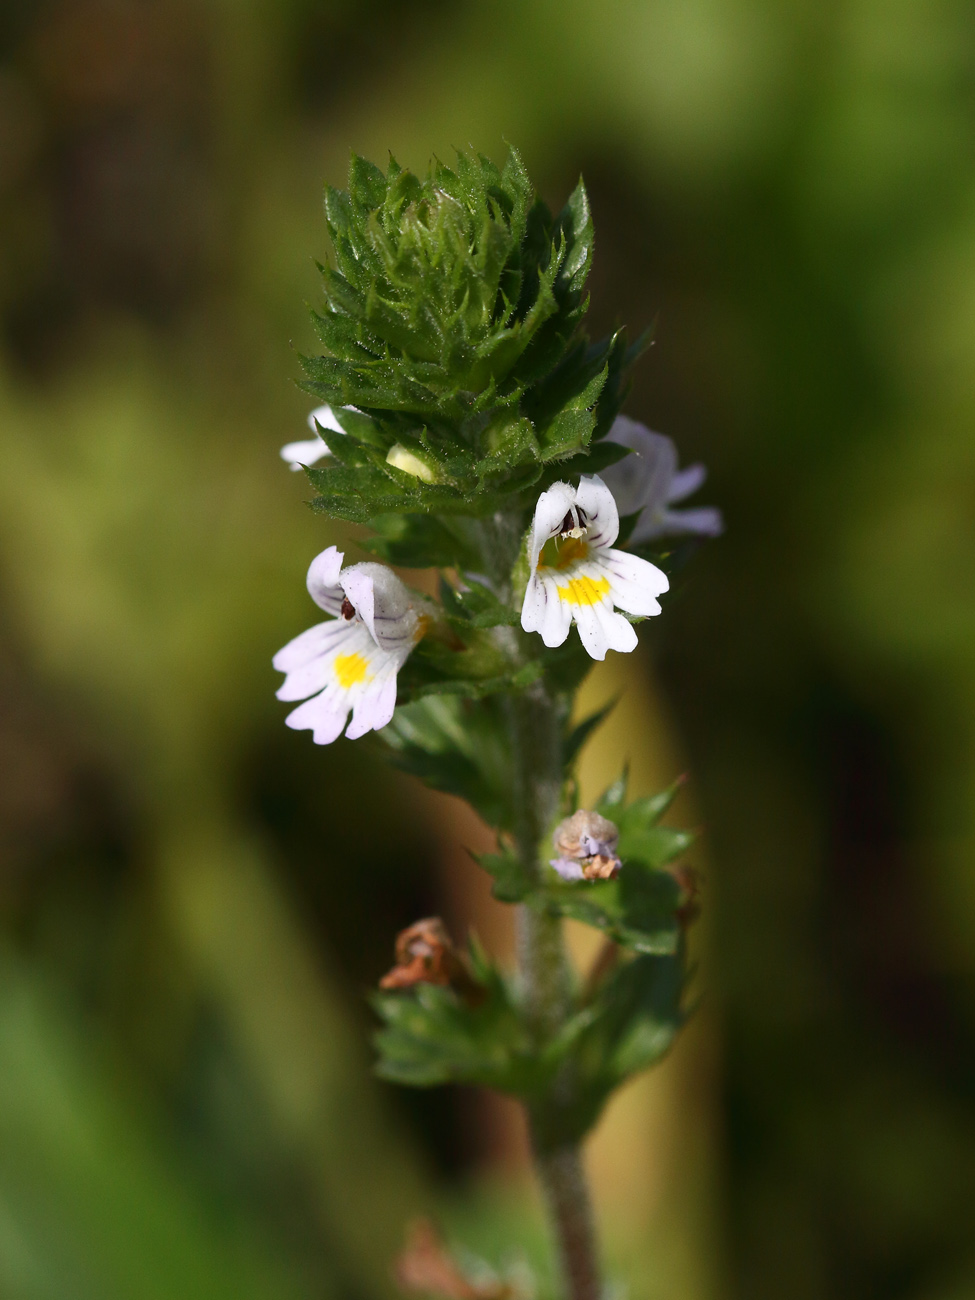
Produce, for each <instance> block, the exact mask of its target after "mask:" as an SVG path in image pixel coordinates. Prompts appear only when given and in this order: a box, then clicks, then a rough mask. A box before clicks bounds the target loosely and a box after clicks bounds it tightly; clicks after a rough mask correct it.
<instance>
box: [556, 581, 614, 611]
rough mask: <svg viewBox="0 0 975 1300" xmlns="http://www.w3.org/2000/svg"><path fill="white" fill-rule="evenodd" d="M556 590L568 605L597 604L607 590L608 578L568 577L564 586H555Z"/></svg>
mask: <svg viewBox="0 0 975 1300" xmlns="http://www.w3.org/2000/svg"><path fill="white" fill-rule="evenodd" d="M556 591H558V593H559V596H560V598H561V599H562V600H564V601H566V602H567V603H568V604H569V605H598V604H599V603H600V601H601V600H602V598H603V597H604V596H605V595H606V593H607V592H608V591H609V579H608V578H587V577H582V578H570V579H569V581H568V582H567V583H566V585H565V586H564V587H562V586H557V587H556Z"/></svg>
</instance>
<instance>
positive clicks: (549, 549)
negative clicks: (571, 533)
mask: <svg viewBox="0 0 975 1300" xmlns="http://www.w3.org/2000/svg"><path fill="white" fill-rule="evenodd" d="M588 554H589V544H588V542H585V541H583V539H582V538H581V537H570V538H568V539H567V540H566V541H564V542H561V543H560V542H558V541H556V539H555V538H554V537H551V538H549V540H548V541H547V542H546V543H545V547H544V549H543V550H542V553H541V555H540V556H539V557H538V564H537V566H536V567H537V568H539V569H558V570H562V569H567V568H569V566H570V565H572V564H575V563H576V561H577V560H584V559H586V557H587V556H588Z"/></svg>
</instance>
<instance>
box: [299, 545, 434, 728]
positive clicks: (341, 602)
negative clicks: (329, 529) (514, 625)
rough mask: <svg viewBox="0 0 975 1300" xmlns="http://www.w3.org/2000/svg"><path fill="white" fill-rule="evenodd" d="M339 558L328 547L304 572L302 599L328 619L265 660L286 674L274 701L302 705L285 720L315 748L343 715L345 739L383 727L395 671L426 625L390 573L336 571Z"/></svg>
mask: <svg viewBox="0 0 975 1300" xmlns="http://www.w3.org/2000/svg"><path fill="white" fill-rule="evenodd" d="M343 558H344V556H343V554H342V552H341V551H340V550H339V549H338V548H337V547H335V546H330V547H329V548H328V550H327V551H322V553H321V554H320V555H317V556H316V557H315V559H314V560H312V562H311V565H310V567H309V569H308V579H307V585H308V594H309V595H310V596H311V598H312V600H313V601H314V602H315V604H316V605H318V606H319V608H320V609H323V610H325V612H326V613H327V614H331V615H333V619H332V620H331V621H330V622H328V623H318V624H317V625H316V626H315V627H310V628H309V629H308V630H307V632H302V633H301V635H300V636H296V637H295V638H294V640H293V641H289V642H288V644H287V645H286V646H285V647H284V648H283V649H282V650H279V651H278V653H277V654H276V655H275V656H274V660H273V663H274V667H275V668H277V670H278V671H279V672H282V673H286V674H287V675H286V677H285V679H284V682H283V683H282V685H281V687H280V688H279V689H278V692H277V697H278V699H279V700H304V701H305V702H304V704H301V705H299V706H298V708H297V709H294V710H293V711H292V712H291V713H289V714H288V716H287V718H286V719H285V722H286V723H287V725H288V726H289V727H292V728H293V729H294V730H296V731H304V730H310V731H312V732H313V733H314V735H313V738H314V741H315V744H316V745H330V744H331V743H332V741H333V740H336V739H337V738H338V737H339V736H340V735H341V734H342V730H343V728H344V727H345V724H346V721H347V719H348V716H349V713H350V711H351V713H352V722H351V723H350V724H349V727H348V730H347V731H346V732H345V734H346V736H347V737H348V738H349V739H350V740H356V739H357V738H358V737H359V736H363V735H365V733H366V732H367V731H379V730H380V729H381V728H382V727H385V726H386V724H387V723H388V722H389V720H390V719H391V718H392V716H393V709H394V708H395V707H396V676H397V673H398V672H399V670H400V669H401V668H402V666H403V664H404V663H405V662H406V660H407V659H408V658H409V655H410V652H411V651H412V649H413V647H414V646H415V645H416V643H417V642H418V641H419V640H420V639H421V637H422V636H423V633H424V631H425V630H426V627H427V624H428V622H429V620H428V618H427V616H426V615H425V614H424V613H422V612H421V611H420V609H419V605H420V602H421V598H420V597H418V596H414V594H413V593H412V592H410V591H409V589H408V588H407V587H405V586H404V585H403V583H402V582H400V580H399V578H397V576H396V575H395V573H393V571H392V570H391V569H388V568H386V566H385V565H383V564H372V563H366V564H353V565H350V566H349V568H347V569H343V568H342V560H343ZM309 696H311V698H310V699H309V698H307V697H309Z"/></svg>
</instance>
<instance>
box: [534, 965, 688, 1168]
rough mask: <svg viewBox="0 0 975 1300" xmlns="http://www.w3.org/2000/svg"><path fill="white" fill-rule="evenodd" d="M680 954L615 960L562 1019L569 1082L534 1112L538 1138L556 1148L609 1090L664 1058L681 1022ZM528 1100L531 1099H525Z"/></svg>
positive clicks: (587, 1124) (574, 1135) (583, 1128)
mask: <svg viewBox="0 0 975 1300" xmlns="http://www.w3.org/2000/svg"><path fill="white" fill-rule="evenodd" d="M683 988H684V963H683V960H682V955H681V954H679V953H678V954H671V955H667V956H641V957H635V958H632V959H631V960H629V961H625V962H621V963H620V964H619V965H618V966H617V967H616V969H615V971H614V972H613V974H612V976H611V977H610V978H609V979H608V980H607V981H606V982H605V983H604V984H603V985H602V986H601V987H600V989H599V990H598V992H597V994H596V996H595V998H594V999H593V1000H592V1001H591V1002H590V1003H589V1004H588V1005H586V1006H585V1007H583V1008H581V1009H580V1010H579V1011H578V1012H577V1013H576V1014H575V1016H573V1017H572V1018H571V1019H570V1020H569V1021H568V1022H567V1024H566V1025H565V1026H564V1029H563V1031H562V1035H561V1036H560V1042H559V1044H558V1046H559V1048H561V1049H562V1051H561V1053H560V1064H561V1063H562V1062H563V1061H564V1062H565V1068H566V1069H567V1077H568V1078H569V1079H571V1083H572V1086H571V1087H567V1088H564V1089H556V1090H555V1092H554V1093H553V1094H552V1096H551V1097H548V1098H546V1101H545V1104H544V1105H543V1106H536V1107H534V1108H533V1111H532V1120H533V1131H534V1133H535V1135H536V1141H537V1142H538V1143H539V1144H540V1145H541V1146H543V1147H549V1148H557V1147H558V1146H560V1145H562V1144H563V1143H565V1142H567V1141H577V1140H578V1139H580V1138H582V1137H583V1136H584V1135H585V1134H586V1133H587V1132H588V1131H589V1129H591V1128H592V1126H593V1125H594V1124H595V1123H596V1121H597V1119H598V1118H599V1115H600V1112H601V1111H602V1108H603V1106H604V1105H605V1103H606V1101H607V1099H608V1098H609V1096H610V1094H611V1093H612V1092H613V1091H614V1090H615V1089H616V1088H617V1087H619V1085H620V1084H621V1083H624V1082H625V1081H626V1080H627V1079H628V1078H630V1077H631V1076H632V1075H634V1074H637V1073H639V1072H640V1071H641V1070H645V1069H647V1068H648V1067H649V1066H651V1065H654V1064H656V1062H657V1061H659V1060H660V1059H661V1057H663V1056H664V1055H665V1054H666V1052H667V1051H668V1049H669V1048H670V1046H671V1044H672V1043H673V1041H674V1038H675V1037H676V1035H677V1032H678V1030H679V1029H680V1027H681V1025H682V1024H683V1021H684V1012H683V1011H682V1008H681V1001H682V994H683ZM529 1104H531V1099H530V1098H529Z"/></svg>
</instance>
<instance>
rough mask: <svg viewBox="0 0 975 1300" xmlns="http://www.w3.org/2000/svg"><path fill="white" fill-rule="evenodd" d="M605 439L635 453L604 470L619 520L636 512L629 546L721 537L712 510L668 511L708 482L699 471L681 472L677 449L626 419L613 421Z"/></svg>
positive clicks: (719, 522)
mask: <svg viewBox="0 0 975 1300" xmlns="http://www.w3.org/2000/svg"><path fill="white" fill-rule="evenodd" d="M606 437H607V441H609V442H616V443H619V445H620V446H621V447H630V448H631V449H632V451H633V455H632V456H624V458H623V459H622V460H618V461H617V462H616V464H615V465H610V466H609V468H608V469H605V470H603V479H604V480H605V482H606V486H607V487H608V488H609V489H610V491H611V492H612V493H613V496H614V497H615V498H616V504H617V506H618V507H619V512H620V514H621V515H633V514H636V513H637V511H639V512H640V517H639V519H638V520H637V523H636V527H635V528H634V530H633V532H632V534H631V535H630V541H632V542H645V541H648V540H649V539H650V538H652V537H663V536H665V535H667V534H671V535H672V534H675V533H699V534H701V536H703V537H717V536H718V535H719V534H720V533H722V532H723V531H724V521H723V520H722V518H721V511H720V510H716V509H714V508H713V507H711V506H699V507H697V508H696V509H691V510H671V509H670V506H671V505H673V503H674V502H675V501H683V500H684V498H685V497H689V496H690V495H691V493H692V492H696V491H697V489H698V488H699V487H700V486H701V484H702V483H703V482H704V480H705V479H706V478H707V470H706V469H705V468H704V466H703V465H688V467H687V468H686V469H681V470H679V469H678V468H677V448H676V447H675V446H674V444H673V443H672V442H671V440H670V439H669V438H665V437H664V435H663V434H662V433H654V432H653V431H652V430H651V429H648V428H647V426H646V425H645V424H639V423H638V422H637V421H636V420H631V419H630V418H629V417H628V416H626V415H618V416H617V417H616V419H615V420H614V421H613V427H612V428H611V429H610V431H609V433H608V434H607V435H606Z"/></svg>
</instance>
